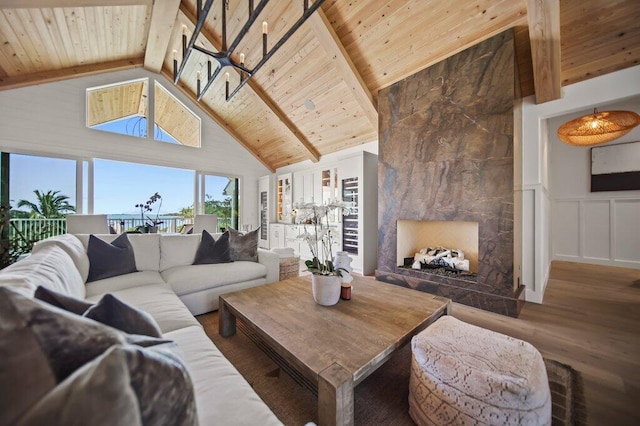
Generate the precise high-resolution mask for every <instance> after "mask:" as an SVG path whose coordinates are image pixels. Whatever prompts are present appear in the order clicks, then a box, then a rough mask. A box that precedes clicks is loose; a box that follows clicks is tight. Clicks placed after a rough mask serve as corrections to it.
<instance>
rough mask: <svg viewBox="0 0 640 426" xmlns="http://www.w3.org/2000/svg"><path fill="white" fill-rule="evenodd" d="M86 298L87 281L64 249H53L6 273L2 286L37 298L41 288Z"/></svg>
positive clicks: (13, 265)
mask: <svg viewBox="0 0 640 426" xmlns="http://www.w3.org/2000/svg"><path fill="white" fill-rule="evenodd" d="M40 285H41V286H44V287H47V288H49V289H51V290H55V291H58V292H60V293H64V294H68V295H70V296H73V297H77V298H79V299H84V296H85V288H84V281H83V280H82V277H81V276H80V272H78V268H76V265H75V264H74V263H73V260H72V259H71V257H70V256H69V255H68V254H67V252H65V251H64V250H63V249H61V248H60V247H57V246H54V245H52V246H50V247H47V248H46V249H43V250H39V251H38V252H36V253H33V254H32V255H31V256H29V257H27V258H26V259H23V260H20V261H18V262H16V263H14V264H12V265H10V266H7V267H6V268H4V269H3V270H2V274H0V286H8V287H12V288H15V289H16V290H17V291H20V292H21V293H22V294H25V295H27V296H29V297H31V296H33V294H34V292H35V291H36V288H38V286H40Z"/></svg>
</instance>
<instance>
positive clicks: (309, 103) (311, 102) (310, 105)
mask: <svg viewBox="0 0 640 426" xmlns="http://www.w3.org/2000/svg"><path fill="white" fill-rule="evenodd" d="M304 106H305V107H307V109H308V110H312V109H315V108H316V104H314V103H313V101H312V100H311V99H307V101H306V102H305V103H304Z"/></svg>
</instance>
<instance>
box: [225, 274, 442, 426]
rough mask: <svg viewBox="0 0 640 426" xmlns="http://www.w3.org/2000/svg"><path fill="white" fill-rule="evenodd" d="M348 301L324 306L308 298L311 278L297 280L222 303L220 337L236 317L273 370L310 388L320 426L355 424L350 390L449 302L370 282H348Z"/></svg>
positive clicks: (227, 296)
mask: <svg viewBox="0 0 640 426" xmlns="http://www.w3.org/2000/svg"><path fill="white" fill-rule="evenodd" d="M352 284H353V292H352V298H351V300H348V301H345V300H340V302H338V304H337V305H335V306H330V307H325V306H320V305H318V304H316V303H315V302H314V300H313V296H312V294H311V277H310V276H304V277H296V278H290V279H288V280H284V281H280V282H277V283H273V284H267V285H262V286H258V287H253V288H249V289H246V290H240V291H237V292H234V293H229V294H224V295H222V296H220V304H219V332H220V335H222V336H224V337H228V336H231V335H233V334H235V332H236V318H239V319H240V320H241V321H242V323H243V325H244V326H245V327H246V329H247V331H248V332H249V333H252V334H254V335H255V336H258V337H259V339H260V341H261V343H262V342H263V343H262V346H264V347H265V348H266V349H267V352H270V353H271V354H273V355H275V357H276V358H278V360H279V363H281V362H285V363H286V364H288V366H290V367H292V368H286V369H287V370H288V371H289V372H293V373H294V375H299V376H300V377H301V378H302V379H303V380H306V381H307V382H308V383H310V384H311V385H312V386H314V387H315V389H316V390H317V393H318V420H319V423H320V425H351V424H353V388H354V387H355V386H357V385H358V384H359V383H360V382H362V381H363V380H364V379H365V378H367V377H368V376H369V375H370V374H371V373H372V372H374V371H375V370H376V369H377V368H378V367H380V366H381V365H382V364H384V363H385V362H386V361H387V360H388V359H389V358H390V357H391V355H392V354H393V352H394V351H395V350H396V349H398V348H399V347H401V346H402V345H403V344H405V343H407V342H408V341H409V340H410V339H411V337H412V336H413V335H415V334H416V333H418V332H419V331H421V330H423V329H424V328H426V327H427V326H428V325H429V324H431V323H433V322H434V321H435V320H436V319H438V318H439V317H440V316H442V315H446V314H449V313H450V310H451V301H450V300H449V299H445V298H443V297H439V296H434V295H432V294H428V293H423V292H420V291H416V290H411V289H407V288H404V287H399V286H394V285H392V284H385V283H381V282H378V281H375V280H373V279H369V278H362V277H357V276H355V277H354V281H353V283H352Z"/></svg>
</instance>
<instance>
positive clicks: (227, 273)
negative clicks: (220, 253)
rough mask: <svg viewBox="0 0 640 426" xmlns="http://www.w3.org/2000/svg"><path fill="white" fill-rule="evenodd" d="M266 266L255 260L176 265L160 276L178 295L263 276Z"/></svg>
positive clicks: (264, 275)
mask: <svg viewBox="0 0 640 426" xmlns="http://www.w3.org/2000/svg"><path fill="white" fill-rule="evenodd" d="M266 275H267V267H266V266H264V265H263V264H261V263H256V262H242V261H241V262H233V263H219V264H215V265H189V266H176V267H173V268H170V269H167V270H166V271H162V277H163V278H164V280H165V281H166V283H167V284H169V285H170V286H171V288H172V289H173V291H175V292H176V294H177V295H178V296H182V295H183V294H189V293H194V292H196V291H201V290H206V289H208V288H215V287H220V286H224V285H228V284H234V283H239V282H245V281H251V280H255V279H258V278H264V277H266Z"/></svg>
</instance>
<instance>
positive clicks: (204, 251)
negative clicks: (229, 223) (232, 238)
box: [193, 230, 233, 265]
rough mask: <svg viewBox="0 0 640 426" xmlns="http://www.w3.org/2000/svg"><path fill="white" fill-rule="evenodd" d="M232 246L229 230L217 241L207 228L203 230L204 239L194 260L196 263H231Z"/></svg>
mask: <svg viewBox="0 0 640 426" xmlns="http://www.w3.org/2000/svg"><path fill="white" fill-rule="evenodd" d="M230 262H233V260H231V248H230V246H229V231H227V232H225V233H224V234H222V235H221V236H220V238H218V241H216V240H215V239H214V238H213V237H212V236H211V234H210V233H208V232H207V231H206V230H204V231H202V239H201V240H200V245H199V246H198V251H196V257H195V259H194V260H193V264H194V265H207V264H212V263H230Z"/></svg>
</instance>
